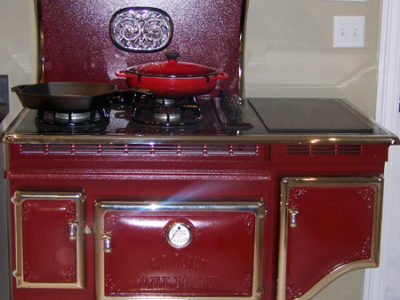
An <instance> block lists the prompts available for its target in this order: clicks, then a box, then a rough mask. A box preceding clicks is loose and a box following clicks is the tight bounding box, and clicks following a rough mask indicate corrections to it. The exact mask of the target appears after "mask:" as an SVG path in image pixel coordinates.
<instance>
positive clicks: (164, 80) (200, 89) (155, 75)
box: [116, 52, 228, 98]
mask: <svg viewBox="0 0 400 300" xmlns="http://www.w3.org/2000/svg"><path fill="white" fill-rule="evenodd" d="M166 56H167V59H168V61H165V62H153V63H147V64H142V65H138V66H133V67H129V68H128V69H127V70H123V71H119V72H117V73H116V75H117V76H118V77H125V78H126V80H127V84H128V86H129V87H133V88H140V89H148V90H151V91H152V92H153V94H154V95H155V96H158V97H166V98H176V97H185V96H197V95H202V94H207V93H209V92H211V91H212V90H214V88H215V86H216V85H217V81H218V80H219V79H226V78H228V74H227V73H224V72H220V71H218V70H216V69H213V68H209V67H206V66H202V65H198V64H194V63H188V62H178V61H177V59H178V57H179V53H177V52H167V53H166Z"/></svg>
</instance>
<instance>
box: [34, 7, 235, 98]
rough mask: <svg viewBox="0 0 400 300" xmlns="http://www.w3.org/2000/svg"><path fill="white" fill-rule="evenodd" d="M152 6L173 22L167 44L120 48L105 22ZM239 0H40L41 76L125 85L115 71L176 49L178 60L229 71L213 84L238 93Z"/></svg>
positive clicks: (231, 92)
mask: <svg viewBox="0 0 400 300" xmlns="http://www.w3.org/2000/svg"><path fill="white" fill-rule="evenodd" d="M127 7H153V8H158V9H161V10H162V11H165V12H166V13H167V14H168V15H169V16H170V17H171V19H172V22H173V36H172V40H171V42H170V44H169V45H168V46H167V47H166V48H164V49H163V50H161V51H158V52H150V53H133V52H128V51H124V50H121V49H119V48H118V47H117V46H116V45H115V44H114V43H113V42H112V40H111V38H110V29H109V24H110V20H111V18H112V16H113V15H114V13H116V12H117V11H118V10H120V9H122V8H127ZM241 9H242V0H234V1H232V0H230V1H227V0H221V1H214V0H203V1H198V0H188V1H180V0H169V1H162V0H146V1H134V0H121V1H108V0H98V1H86V0H42V1H41V14H42V24H43V37H44V80H45V81H94V82H112V83H114V84H117V85H118V87H120V88H124V87H126V83H125V80H124V79H123V78H118V77H116V75H115V72H116V71H119V70H125V69H126V68H127V67H129V66H133V65H137V64H142V63H145V62H152V61H163V60H165V52H167V51H172V50H173V51H178V52H179V53H180V55H181V56H180V58H179V60H181V61H186V62H193V63H198V64H202V65H205V66H209V67H212V68H216V69H218V70H220V71H224V72H227V73H228V74H229V75H230V78H229V79H227V80H224V81H223V82H222V81H221V82H220V84H219V85H218V86H217V88H216V90H219V89H223V90H227V91H228V92H229V93H230V94H231V95H237V90H238V68H239V65H238V57H239V54H238V53H239V51H238V50H239V36H240V21H241Z"/></svg>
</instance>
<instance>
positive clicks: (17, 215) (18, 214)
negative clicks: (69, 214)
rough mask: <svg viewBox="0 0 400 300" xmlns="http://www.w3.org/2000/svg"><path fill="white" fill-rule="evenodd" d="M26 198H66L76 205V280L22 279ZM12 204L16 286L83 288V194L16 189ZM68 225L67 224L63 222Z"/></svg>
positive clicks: (54, 199) (51, 199)
mask: <svg viewBox="0 0 400 300" xmlns="http://www.w3.org/2000/svg"><path fill="white" fill-rule="evenodd" d="M26 200H39V201H42V200H50V201H57V200H68V201H73V202H74V203H75V206H76V222H77V223H76V225H77V226H76V233H75V235H74V237H73V238H74V240H75V242H76V282H73V283H59V282H28V281H25V279H24V255H23V230H22V204H23V202H24V201H26ZM11 202H12V203H13V204H14V227H15V270H14V271H13V276H14V277H15V279H16V285H17V288H47V289H48V288H56V289H76V288H79V289H83V288H84V276H85V275H84V274H85V269H84V247H83V238H84V232H83V229H84V208H83V202H84V196H83V195H82V194H81V193H69V192H54V193H53V192H23V191H16V192H15V193H14V195H13V197H12V198H11ZM65 226H68V224H65Z"/></svg>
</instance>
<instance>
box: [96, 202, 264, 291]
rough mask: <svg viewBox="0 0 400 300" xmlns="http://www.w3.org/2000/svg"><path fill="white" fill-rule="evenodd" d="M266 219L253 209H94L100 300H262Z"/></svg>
mask: <svg viewBox="0 0 400 300" xmlns="http://www.w3.org/2000/svg"><path fill="white" fill-rule="evenodd" d="M264 213H265V211H264V209H263V206H262V205H261V204H260V203H258V202H245V203H228V202H224V203H205V202H202V203H197V204H196V203H178V204H174V203H146V202H111V201H108V202H106V201H101V202H99V203H97V206H96V209H95V216H96V259H97V261H96V265H97V266H98V270H97V271H96V276H97V278H96V283H97V295H98V297H99V298H98V299H112V298H113V297H115V298H117V299H122V298H126V299H137V298H140V297H150V296H152V297H166V296H168V297H173V298H178V297H185V298H192V297H219V299H231V298H232V297H238V298H246V299H261V293H262V289H261V266H262V247H261V245H262V239H263V233H262V232H263V226H264V225H263V224H264V221H263V220H264Z"/></svg>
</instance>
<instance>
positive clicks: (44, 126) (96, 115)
mask: <svg viewBox="0 0 400 300" xmlns="http://www.w3.org/2000/svg"><path fill="white" fill-rule="evenodd" d="M108 123H109V115H108V113H107V112H106V110H105V109H104V108H99V109H96V110H92V111H85V112H56V111H47V110H39V111H38V114H37V117H36V125H37V126H38V129H39V130H42V131H56V130H60V131H66V132H77V131H79V132H84V131H85V130H87V129H93V128H96V127H98V128H104V127H106V126H107V124H108Z"/></svg>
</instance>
